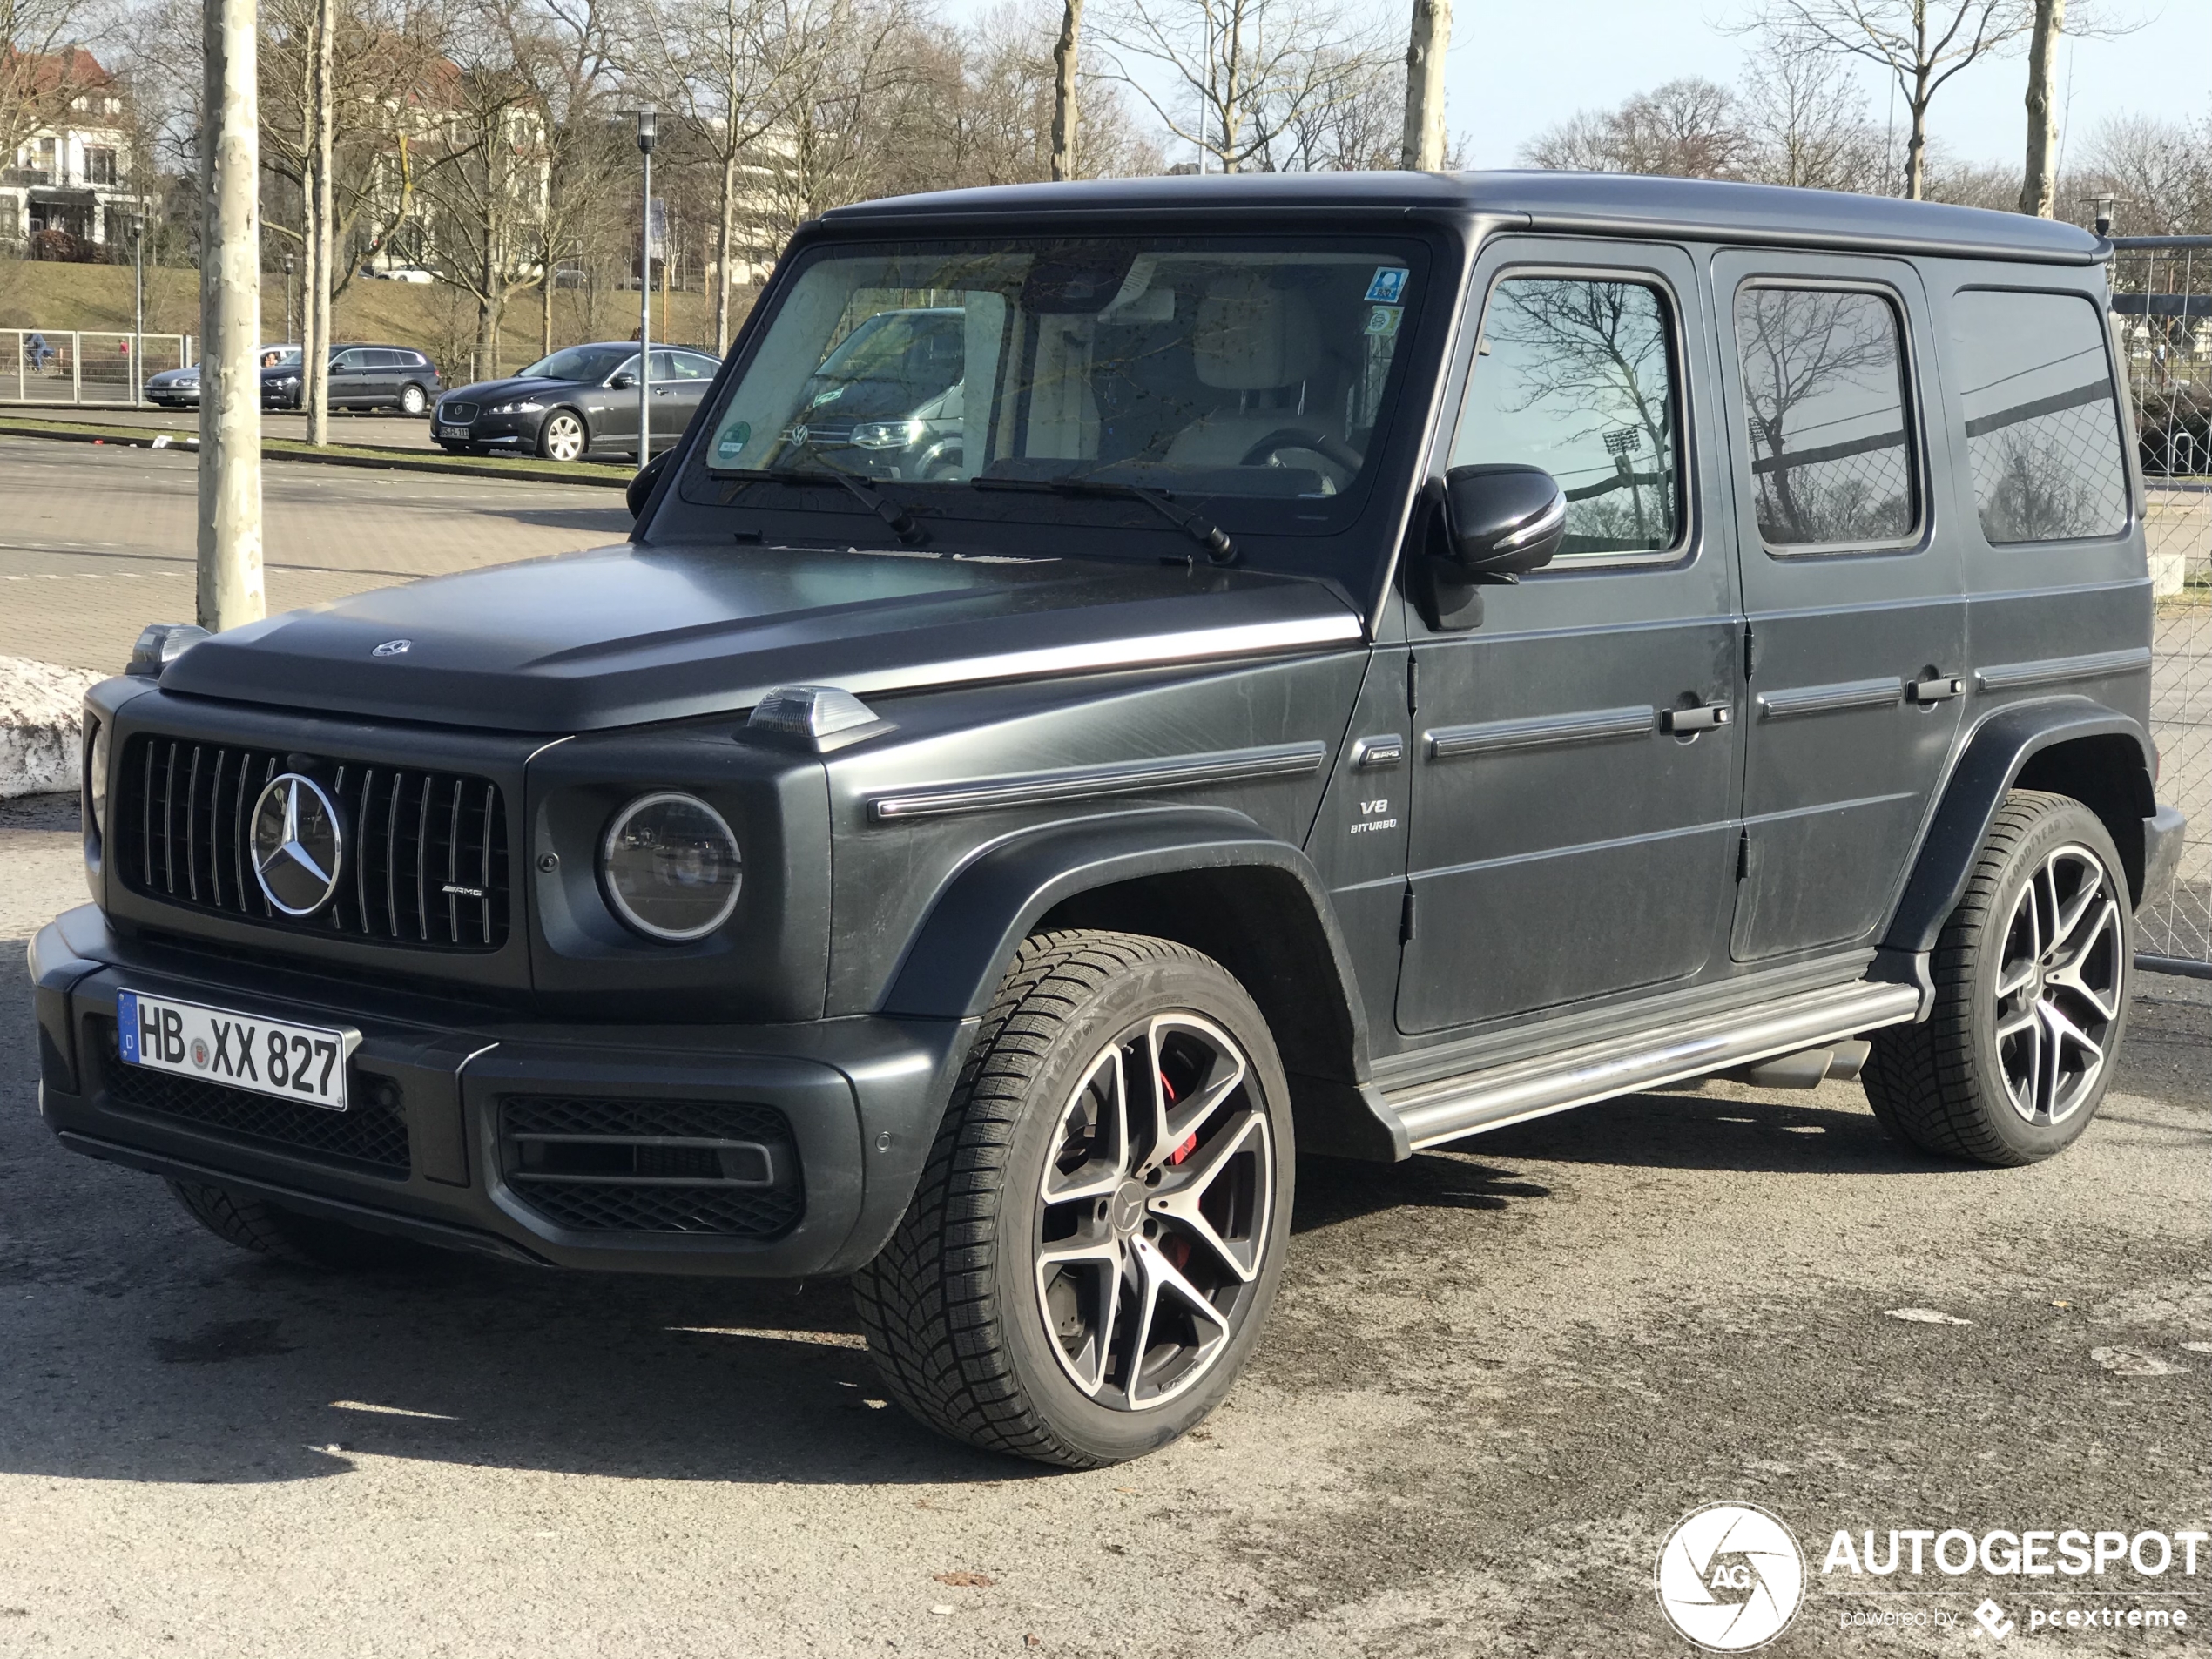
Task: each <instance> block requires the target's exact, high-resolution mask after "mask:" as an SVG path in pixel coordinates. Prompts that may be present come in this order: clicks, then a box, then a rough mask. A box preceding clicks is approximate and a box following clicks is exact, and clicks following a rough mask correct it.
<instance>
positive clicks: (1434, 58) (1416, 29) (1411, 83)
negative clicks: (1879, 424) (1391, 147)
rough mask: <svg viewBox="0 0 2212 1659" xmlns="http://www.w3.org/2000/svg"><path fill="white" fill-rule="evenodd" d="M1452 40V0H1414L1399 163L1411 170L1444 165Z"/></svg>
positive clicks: (1407, 53)
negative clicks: (1447, 71)
mask: <svg viewBox="0 0 2212 1659" xmlns="http://www.w3.org/2000/svg"><path fill="white" fill-rule="evenodd" d="M1451 44H1452V0H1413V32H1412V34H1411V36H1410V37H1409V38H1408V41H1407V44H1406V135H1405V139H1404V142H1403V143H1402V144H1401V145H1400V146H1399V161H1398V165H1399V166H1400V167H1402V168H1404V169H1405V170H1406V172H1439V171H1440V170H1441V169H1442V167H1443V165H1444V54H1445V52H1446V51H1447V50H1449V49H1450V47H1451Z"/></svg>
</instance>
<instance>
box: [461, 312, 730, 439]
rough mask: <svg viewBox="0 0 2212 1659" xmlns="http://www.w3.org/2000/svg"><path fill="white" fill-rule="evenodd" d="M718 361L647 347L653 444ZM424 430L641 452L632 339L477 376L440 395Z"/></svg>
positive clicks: (695, 402) (694, 398)
mask: <svg viewBox="0 0 2212 1659" xmlns="http://www.w3.org/2000/svg"><path fill="white" fill-rule="evenodd" d="M720 367H721V365H720V363H719V362H718V361H716V359H715V358H713V357H712V356H711V355H709V354H707V353H705V352H698V351H689V350H686V349H685V348H684V347H680V346H678V347H668V346H656V347H653V363H652V368H653V383H652V408H653V432H652V447H653V448H655V449H656V450H658V449H662V448H666V447H667V446H668V445H670V444H671V443H673V442H676V440H677V438H678V436H680V435H682V433H683V430H684V428H685V424H686V423H687V422H688V421H690V420H691V412H692V411H693V410H694V409H696V408H698V406H699V400H700V399H701V398H702V397H704V396H705V395H706V388H707V387H708V385H709V384H710V383H711V381H713V379H714V374H715V371H716V370H717V369H718V368H720ZM431 418H432V425H431V428H430V433H431V435H432V436H433V437H435V439H436V440H437V441H438V442H439V443H440V444H442V446H444V447H445V448H448V449H450V450H453V451H455V453H457V454H468V455H489V454H492V453H494V452H495V451H498V450H505V451H507V452H508V453H509V454H511V455H543V456H545V457H546V458H547V459H548V460H551V461H577V460H581V459H582V458H583V456H585V455H636V454H637V345H636V344H635V343H634V342H633V341H622V340H617V341H599V342H597V344H594V345H590V346H570V347H566V348H565V349H563V350H561V351H556V352H555V353H554V354H552V355H551V356H550V357H547V358H543V359H541V360H540V361H537V362H535V363H532V364H531V365H530V366H529V368H525V369H524V370H523V371H522V373H520V374H516V375H515V376H514V377H513V378H512V379H510V380H503V381H479V382H478V383H477V384H475V385H474V386H463V387H461V388H457V389H455V390H454V391H451V392H448V394H446V395H445V396H444V397H443V398H442V399H440V400H439V402H438V408H437V412H436V413H435V415H433V416H432V417H431Z"/></svg>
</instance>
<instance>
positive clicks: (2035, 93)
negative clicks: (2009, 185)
mask: <svg viewBox="0 0 2212 1659" xmlns="http://www.w3.org/2000/svg"><path fill="white" fill-rule="evenodd" d="M2034 4H2035V24H2034V28H2033V32H2032V33H2031V34H2030V36H2029V38H2028V45H2027V167H2026V168H2025V170H2024V171H2023V173H2022V176H2021V179H2020V212H2023V213H2033V214H2034V215H2035V216H2036V217H2037V218H2039V219H2048V218H2050V217H2051V206H2052V196H2053V194H2054V188H2055V186H2056V184H2057V179H2056V177H2055V175H2056V173H2057V172H2058V165H2059V123H2058V118H2057V116H2055V115H2054V114H2053V113H2052V111H2051V71H2053V69H2054V68H2055V67H2056V66H2057V64H2058V59H2059V37H2060V35H2061V34H2062V33H2064V32H2065V30H2066V0H2034Z"/></svg>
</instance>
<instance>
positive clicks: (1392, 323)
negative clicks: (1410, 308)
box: [1367, 306, 1405, 340]
mask: <svg viewBox="0 0 2212 1659" xmlns="http://www.w3.org/2000/svg"><path fill="white" fill-rule="evenodd" d="M1404 315H1405V313H1404V312H1402V311H1400V310H1399V308H1398V307H1396V306H1370V307H1368V308H1367V332H1368V333H1369V334H1375V335H1379V336H1380V337H1381V338H1383V339H1385V340H1387V339H1389V338H1390V336H1391V335H1393V334H1396V333H1397V332H1398V320H1399V318H1401V317H1403V316H1404Z"/></svg>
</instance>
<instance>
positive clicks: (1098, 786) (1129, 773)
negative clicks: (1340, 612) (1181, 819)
mask: <svg viewBox="0 0 2212 1659" xmlns="http://www.w3.org/2000/svg"><path fill="white" fill-rule="evenodd" d="M1328 758H1329V745H1327V744H1325V743H1321V742H1318V741H1317V742H1312V743H1276V744H1268V745H1264V746H1262V747H1258V748H1253V749H1224V750H1220V751H1217V752H1214V753H1211V754H1194V755H1162V756H1160V757H1158V758H1157V759H1151V760H1124V761H1115V762H1113V763H1112V764H1110V765H1102V766H1067V767H1062V768H1060V769H1057V770H1055V771H1052V772H1020V773H1011V774H1008V775H1007V776H1005V777H1000V778H971V779H963V780H961V781H960V782H958V783H946V784H929V785H926V786H922V787H920V788H916V789H906V790H900V791H899V792H896V793H888V794H881V795H874V796H871V797H870V798H869V799H868V817H869V819H871V820H872V821H873V822H875V823H878V824H894V823H904V822H906V821H907V819H916V818H948V817H951V816H952V815H954V813H991V812H1003V811H1006V810H1007V809H1008V808H1011V807H1015V806H1047V805H1053V806H1057V805H1061V804H1063V803H1065V802H1068V801H1076V800H1098V799H1105V798H1107V797H1109V796H1113V795H1140V794H1144V793H1147V792H1150V791H1152V790H1156V789H1187V788H1190V787H1192V786H1197V785H1203V784H1229V783H1247V782H1251V781H1253V780H1255V779H1264V778H1303V777H1306V776H1309V775H1311V774H1312V773H1313V772H1318V771H1320V770H1321V763H1322V762H1323V761H1325V760H1326V759H1328Z"/></svg>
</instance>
